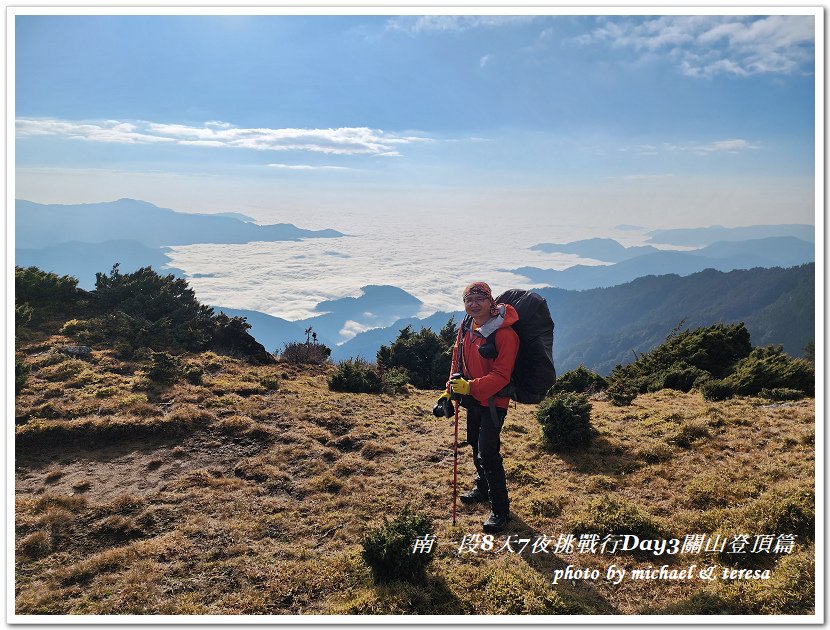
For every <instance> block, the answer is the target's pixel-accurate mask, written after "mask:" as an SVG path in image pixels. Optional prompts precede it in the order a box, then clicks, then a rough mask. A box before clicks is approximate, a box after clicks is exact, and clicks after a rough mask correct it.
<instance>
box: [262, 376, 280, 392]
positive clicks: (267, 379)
mask: <svg viewBox="0 0 830 630" xmlns="http://www.w3.org/2000/svg"><path fill="white" fill-rule="evenodd" d="M259 384H260V385H262V386H263V387H264V388H265V389H266V390H268V391H269V392H273V391H276V390H278V389H279V388H280V379H279V377H277V376H263V377H262V378H261V379H260V380H259Z"/></svg>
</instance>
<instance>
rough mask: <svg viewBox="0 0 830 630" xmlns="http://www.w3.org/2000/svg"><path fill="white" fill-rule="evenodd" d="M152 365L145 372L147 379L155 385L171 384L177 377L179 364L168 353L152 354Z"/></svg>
mask: <svg viewBox="0 0 830 630" xmlns="http://www.w3.org/2000/svg"><path fill="white" fill-rule="evenodd" d="M152 361H153V364H152V365H151V366H150V369H149V370H148V371H147V378H149V379H150V380H151V381H154V382H156V383H172V382H174V381H175V380H176V379H177V378H178V377H179V362H178V360H177V359H176V357H174V356H173V355H171V354H170V353H169V352H154V353H153V355H152Z"/></svg>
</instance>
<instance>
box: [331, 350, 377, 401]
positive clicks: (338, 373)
mask: <svg viewBox="0 0 830 630" xmlns="http://www.w3.org/2000/svg"><path fill="white" fill-rule="evenodd" d="M328 384H329V389H330V390H332V391H335V392H352V393H356V394H357V393H365V394H375V393H378V392H380V391H381V388H382V386H383V383H382V382H381V379H380V376H379V375H378V372H377V370H376V368H375V366H374V365H372V364H371V363H368V362H367V361H364V360H363V359H360V358H357V359H347V360H345V361H341V362H340V363H339V364H338V365H337V369H336V370H335V371H334V372H333V373H332V375H331V376H329V378H328Z"/></svg>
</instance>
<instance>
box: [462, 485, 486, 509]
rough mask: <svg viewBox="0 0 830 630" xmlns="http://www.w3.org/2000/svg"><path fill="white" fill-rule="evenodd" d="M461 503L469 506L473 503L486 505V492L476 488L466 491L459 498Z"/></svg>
mask: <svg viewBox="0 0 830 630" xmlns="http://www.w3.org/2000/svg"><path fill="white" fill-rule="evenodd" d="M459 498H460V499H461V502H462V503H466V504H467V505H471V504H473V503H487V502H488V501H489V500H490V499H489V498H488V497H487V492H486V491H484V490H482V489H481V488H479V487H478V486H476V487H475V488H473V489H472V490H467V492H465V493H463V494H462V495H461V496H460V497H459Z"/></svg>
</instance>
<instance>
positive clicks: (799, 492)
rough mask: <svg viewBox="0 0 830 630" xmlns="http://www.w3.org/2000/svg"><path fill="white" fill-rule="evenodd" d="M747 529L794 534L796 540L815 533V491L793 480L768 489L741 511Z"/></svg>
mask: <svg viewBox="0 0 830 630" xmlns="http://www.w3.org/2000/svg"><path fill="white" fill-rule="evenodd" d="M740 525H742V526H743V527H745V528H749V529H748V530H747V531H749V530H752V531H754V532H756V533H759V534H761V533H763V534H776V535H777V534H795V535H797V536H798V537H799V538H798V539H799V540H804V539H810V540H812V539H813V538H814V537H815V527H816V495H815V489H814V488H813V487H812V485H806V484H797V483H792V484H788V485H785V486H783V487H780V488H774V489H772V490H768V491H767V492H765V493H764V494H762V495H761V496H760V497H758V499H757V500H755V501H753V502H752V503H750V504H749V505H747V506H746V508H745V509H744V510H743V512H742V520H741V522H740Z"/></svg>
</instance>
